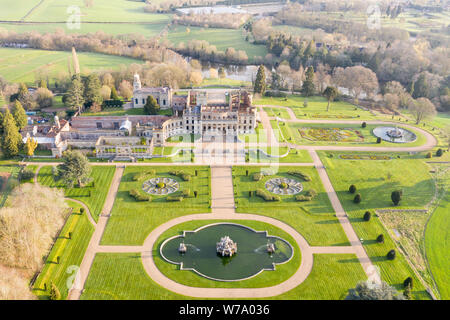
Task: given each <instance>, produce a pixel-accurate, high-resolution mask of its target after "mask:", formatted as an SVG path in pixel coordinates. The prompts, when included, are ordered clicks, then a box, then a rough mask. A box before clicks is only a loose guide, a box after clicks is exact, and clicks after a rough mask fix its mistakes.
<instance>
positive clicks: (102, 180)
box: [38, 166, 116, 221]
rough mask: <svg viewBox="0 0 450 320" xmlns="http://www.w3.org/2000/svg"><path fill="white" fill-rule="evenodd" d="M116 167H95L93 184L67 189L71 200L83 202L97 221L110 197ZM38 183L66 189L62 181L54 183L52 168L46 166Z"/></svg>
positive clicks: (67, 194)
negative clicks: (107, 197)
mask: <svg viewBox="0 0 450 320" xmlns="http://www.w3.org/2000/svg"><path fill="white" fill-rule="evenodd" d="M115 169H116V168H115V167H112V166H103V167H102V166H95V167H92V173H91V177H92V178H93V183H94V186H92V182H91V183H89V184H88V185H87V186H86V187H83V188H76V187H75V188H72V189H65V195H66V197H69V198H74V199H77V200H80V201H83V202H84V203H85V204H86V205H87V206H88V208H89V210H90V211H91V214H92V217H93V218H94V220H95V221H97V220H98V216H99V215H100V213H101V210H102V209H103V204H104V202H105V199H106V196H107V195H108V191H109V187H110V185H111V180H112V178H113V176H114V172H115ZM38 182H39V183H40V184H42V185H45V186H49V187H57V188H64V185H63V183H62V181H54V179H53V175H52V167H51V166H44V167H42V168H41V170H40V171H39V175H38Z"/></svg>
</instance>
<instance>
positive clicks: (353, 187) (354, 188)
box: [348, 184, 356, 193]
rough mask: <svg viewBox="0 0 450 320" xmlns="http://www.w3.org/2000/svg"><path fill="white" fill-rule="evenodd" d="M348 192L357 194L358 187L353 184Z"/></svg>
mask: <svg viewBox="0 0 450 320" xmlns="http://www.w3.org/2000/svg"><path fill="white" fill-rule="evenodd" d="M348 192H350V193H355V192H356V186H355V185H354V184H352V185H351V186H350V187H349V188H348Z"/></svg>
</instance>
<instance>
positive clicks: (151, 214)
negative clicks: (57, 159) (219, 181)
mask: <svg viewBox="0 0 450 320" xmlns="http://www.w3.org/2000/svg"><path fill="white" fill-rule="evenodd" d="M151 170H155V176H156V177H170V178H172V179H175V180H176V181H177V182H178V183H179V185H180V188H179V191H177V192H176V193H173V194H171V195H176V196H179V195H180V193H181V192H180V191H181V190H186V189H190V190H191V195H192V196H191V197H190V198H185V199H184V200H183V201H181V202H168V201H166V198H167V196H154V195H151V198H152V200H151V201H150V202H147V201H142V202H137V201H136V200H134V199H133V198H132V197H130V195H129V194H128V192H129V191H130V190H132V189H137V190H139V192H141V193H142V194H145V193H144V192H143V191H142V184H143V183H144V182H145V181H146V180H147V179H150V178H152V177H154V176H152V175H150V176H148V177H147V178H143V179H140V180H138V181H133V176H134V175H135V174H136V173H139V172H149V171H151ZM173 170H183V171H184V172H185V173H188V174H191V181H182V180H181V179H180V178H179V177H176V176H173V175H171V174H170V173H169V172H170V171H173ZM196 170H197V173H198V176H195V171H196ZM194 191H197V192H198V196H197V197H196V198H195V197H194V195H193V193H194ZM209 207H210V168H209V167H188V168H182V167H148V166H147V167H127V168H126V169H125V172H124V174H123V177H122V181H121V182H120V186H119V191H118V192H117V197H116V200H115V203H114V207H113V209H112V211H111V218H110V219H109V221H108V225H107V226H106V229H105V233H104V236H103V238H102V241H101V243H102V244H104V245H141V244H142V243H143V242H144V240H145V238H146V237H147V236H148V234H149V233H150V232H151V231H152V230H153V229H154V228H156V227H157V226H158V225H160V224H161V223H163V222H165V221H168V220H171V219H173V218H176V217H179V216H182V215H186V214H192V213H207V212H210V211H211V209H210V208H209Z"/></svg>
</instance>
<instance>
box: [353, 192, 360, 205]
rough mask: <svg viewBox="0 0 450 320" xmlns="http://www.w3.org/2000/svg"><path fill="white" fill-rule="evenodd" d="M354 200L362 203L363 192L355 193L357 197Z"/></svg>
mask: <svg viewBox="0 0 450 320" xmlns="http://www.w3.org/2000/svg"><path fill="white" fill-rule="evenodd" d="M353 202H354V203H360V202H361V194H360V193H357V194H356V195H355V197H354V198H353Z"/></svg>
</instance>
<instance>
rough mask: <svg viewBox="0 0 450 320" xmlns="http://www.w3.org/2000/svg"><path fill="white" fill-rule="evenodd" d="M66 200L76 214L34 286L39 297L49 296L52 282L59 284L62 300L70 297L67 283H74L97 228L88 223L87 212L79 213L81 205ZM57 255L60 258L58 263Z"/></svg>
mask: <svg viewBox="0 0 450 320" xmlns="http://www.w3.org/2000/svg"><path fill="white" fill-rule="evenodd" d="M67 203H68V204H69V206H70V207H71V208H73V213H72V214H71V215H70V216H69V218H68V219H67V222H66V224H65V225H64V227H63V229H62V230H61V233H60V236H59V237H58V239H56V242H55V244H54V246H53V248H52V251H51V252H50V254H49V256H48V257H47V260H46V262H45V264H44V267H43V268H42V271H41V273H40V274H39V276H38V278H37V279H36V282H35V283H34V285H33V289H32V290H33V293H34V294H36V295H37V296H38V297H39V298H40V299H48V295H49V290H48V289H49V288H50V282H53V283H54V284H55V285H56V286H57V287H58V289H59V292H60V293H61V297H62V299H66V298H67V294H68V292H69V285H68V284H70V285H71V283H72V282H71V280H73V279H74V275H75V272H76V271H77V268H78V267H79V266H80V264H81V261H82V260H83V256H84V253H85V251H86V248H87V246H88V244H89V240H90V239H91V236H92V234H93V233H94V227H93V226H92V224H91V223H90V222H89V220H88V218H87V216H86V213H84V214H80V213H79V212H80V208H81V206H80V205H79V204H78V203H76V202H73V201H70V200H68V201H67ZM69 232H71V233H72V237H71V238H69ZM58 256H59V257H60V263H59V264H58V263H57V257H58ZM44 284H46V285H47V290H44V286H45V285H44Z"/></svg>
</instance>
